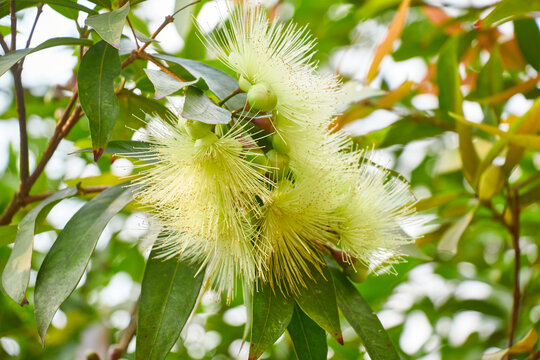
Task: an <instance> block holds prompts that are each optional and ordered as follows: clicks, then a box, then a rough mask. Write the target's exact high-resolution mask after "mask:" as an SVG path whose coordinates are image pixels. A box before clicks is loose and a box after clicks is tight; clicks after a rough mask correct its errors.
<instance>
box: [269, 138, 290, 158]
mask: <svg viewBox="0 0 540 360" xmlns="http://www.w3.org/2000/svg"><path fill="white" fill-rule="evenodd" d="M272 147H273V148H274V150H276V151H277V152H278V153H280V154H282V155H288V154H289V150H290V148H289V145H288V144H287V143H286V142H285V140H283V138H282V137H281V136H280V135H279V134H274V135H272Z"/></svg>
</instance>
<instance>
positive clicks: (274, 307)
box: [249, 286, 294, 360]
mask: <svg viewBox="0 0 540 360" xmlns="http://www.w3.org/2000/svg"><path fill="white" fill-rule="evenodd" d="M251 308H252V314H251V319H252V323H251V326H250V328H251V341H250V342H251V345H250V348H249V359H250V360H252V359H258V358H259V357H260V356H261V355H262V354H263V353H264V351H265V350H266V349H268V348H269V347H270V346H272V344H274V343H275V342H276V340H277V339H279V337H280V336H281V334H283V333H284V332H285V330H286V329H287V326H288V325H289V323H290V321H291V318H292V315H293V311H294V300H293V299H291V298H289V299H286V298H285V297H284V296H283V294H282V293H281V292H280V291H277V292H275V293H274V292H273V291H272V289H270V288H269V287H268V286H262V287H261V288H260V289H259V290H258V291H255V293H254V294H253V302H252V304H251Z"/></svg>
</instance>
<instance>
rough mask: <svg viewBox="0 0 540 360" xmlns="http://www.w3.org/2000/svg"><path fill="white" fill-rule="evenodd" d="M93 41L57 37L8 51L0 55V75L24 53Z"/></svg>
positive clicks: (23, 55) (88, 44)
mask: <svg viewBox="0 0 540 360" xmlns="http://www.w3.org/2000/svg"><path fill="white" fill-rule="evenodd" d="M92 44H93V42H92V40H89V39H78V38H70V37H58V38H53V39H49V40H47V41H45V42H43V43H41V44H39V45H38V46H36V47H35V48H29V49H22V50H15V51H11V52H9V53H8V54H7V55H4V56H0V76H2V75H4V74H5V73H6V71H8V70H9V69H10V68H11V67H12V66H13V65H15V64H16V63H17V61H19V60H21V59H22V58H23V57H25V56H26V55H29V54H31V53H33V52H36V51H39V50H43V49H47V48H50V47H53V46H63V45H68V46H69V45H83V46H92Z"/></svg>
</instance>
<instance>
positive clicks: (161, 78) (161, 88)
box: [144, 69, 204, 98]
mask: <svg viewBox="0 0 540 360" xmlns="http://www.w3.org/2000/svg"><path fill="white" fill-rule="evenodd" d="M144 72H145V73H146V75H147V76H148V78H149V79H150V81H151V82H152V84H153V85H154V89H156V98H160V97H163V96H167V95H170V94H172V93H175V92H177V91H178V90H180V89H182V88H184V87H186V86H189V85H193V84H196V83H198V82H199V80H193V81H185V82H182V81H178V80H176V79H175V78H173V77H172V76H170V75H167V74H165V73H164V72H163V71H160V70H152V69H144ZM203 81H204V80H203Z"/></svg>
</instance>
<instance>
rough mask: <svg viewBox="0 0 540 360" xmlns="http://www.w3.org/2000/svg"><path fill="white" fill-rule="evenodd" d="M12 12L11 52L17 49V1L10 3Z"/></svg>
mask: <svg viewBox="0 0 540 360" xmlns="http://www.w3.org/2000/svg"><path fill="white" fill-rule="evenodd" d="M9 9H10V12H11V51H13V50H15V48H16V47H17V15H16V14H15V12H16V10H15V0H11V1H10V6H9Z"/></svg>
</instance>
